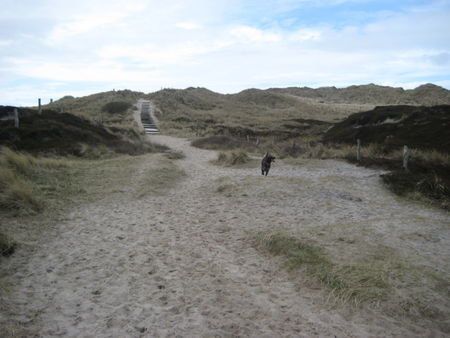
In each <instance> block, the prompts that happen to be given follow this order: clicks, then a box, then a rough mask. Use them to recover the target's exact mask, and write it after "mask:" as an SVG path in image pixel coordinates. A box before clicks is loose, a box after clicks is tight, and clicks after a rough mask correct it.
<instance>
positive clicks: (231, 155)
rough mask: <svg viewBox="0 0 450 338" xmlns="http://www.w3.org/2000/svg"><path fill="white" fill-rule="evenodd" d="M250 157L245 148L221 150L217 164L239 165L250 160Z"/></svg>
mask: <svg viewBox="0 0 450 338" xmlns="http://www.w3.org/2000/svg"><path fill="white" fill-rule="evenodd" d="M250 160H251V159H250V157H249V156H248V155H247V153H246V152H245V151H244V150H235V151H230V152H220V153H219V154H218V155H217V159H216V160H215V161H214V163H215V164H219V165H223V166H237V165H242V164H246V163H248V162H250Z"/></svg>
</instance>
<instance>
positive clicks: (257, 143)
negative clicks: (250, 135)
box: [256, 137, 259, 146]
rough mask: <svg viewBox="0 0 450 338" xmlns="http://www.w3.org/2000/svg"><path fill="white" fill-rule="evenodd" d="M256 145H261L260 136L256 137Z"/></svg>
mask: <svg viewBox="0 0 450 338" xmlns="http://www.w3.org/2000/svg"><path fill="white" fill-rule="evenodd" d="M256 146H259V138H258V137H257V138H256Z"/></svg>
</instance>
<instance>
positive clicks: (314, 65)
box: [0, 0, 450, 97]
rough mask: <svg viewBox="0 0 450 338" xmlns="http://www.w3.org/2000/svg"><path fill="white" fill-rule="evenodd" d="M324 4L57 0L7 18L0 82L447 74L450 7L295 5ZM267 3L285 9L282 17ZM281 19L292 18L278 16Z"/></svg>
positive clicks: (160, 82) (222, 86)
mask: <svg viewBox="0 0 450 338" xmlns="http://www.w3.org/2000/svg"><path fill="white" fill-rule="evenodd" d="M42 1H43V2H45V1H46V0H42ZM339 1H340V0H335V1H334V5H337V2H339ZM349 1H359V0H349ZM361 1H366V0H361ZM11 3H12V2H11ZM30 3H31V2H30ZM329 3H330V2H325V1H324V0H311V1H309V0H305V1H301V2H299V1H295V0H273V1H267V2H264V6H263V5H261V6H263V7H264V10H261V11H262V12H264V15H265V16H266V17H264V18H261V17H260V16H259V15H258V16H257V18H256V16H255V13H254V11H251V10H252V9H254V8H255V7H257V9H260V7H261V6H260V3H259V2H257V1H248V2H247V1H245V2H244V0H232V1H230V0H218V1H206V0H171V1H169V2H159V1H156V0H151V1H150V0H145V1H144V0H77V1H76V2H70V4H68V5H67V6H63V5H62V4H61V3H60V2H57V1H55V0H52V2H46V6H44V7H43V8H44V9H42V8H41V7H39V8H37V9H36V11H38V12H39V14H38V15H37V17H36V20H37V21H33V25H36V23H38V22H39V20H43V22H45V25H44V26H39V27H40V29H39V32H37V30H36V31H35V30H33V29H32V28H29V27H28V29H26V30H22V25H23V21H21V20H22V18H21V16H20V15H17V16H16V17H15V18H16V19H15V20H17V22H16V23H15V25H14V29H13V27H10V28H11V29H10V30H9V31H3V32H2V33H0V36H1V38H0V46H1V47H2V54H1V55H0V88H3V91H5V88H8V84H10V85H11V88H12V87H14V86H15V85H16V84H17V83H18V82H20V81H26V79H29V80H30V83H34V84H36V83H38V85H36V86H35V87H36V92H38V91H39V92H40V90H43V89H42V88H46V87H48V88H52V89H51V90H56V89H55V88H53V87H52V86H53V85H51V84H50V83H53V82H55V81H56V82H60V83H66V84H68V85H69V87H70V88H71V89H74V92H75V91H77V89H76V88H77V86H83V88H84V86H86V85H87V84H89V83H92V84H93V85H92V87H89V90H95V89H96V88H98V89H99V90H101V89H103V88H109V89H111V88H113V87H115V88H126V87H129V88H130V89H133V88H134V89H137V90H141V91H152V90H157V89H159V88H160V87H177V86H191V85H192V86H197V85H198V86H205V87H210V88H211V89H214V90H218V91H222V92H223V91H226V92H234V91H238V90H241V89H245V88H246V87H264V86H267V87H273V86H285V85H311V86H319V85H320V86H322V85H336V86H345V85H351V84H358V83H370V82H375V83H380V84H386V83H394V84H396V85H401V84H402V83H405V84H408V85H410V84H412V83H416V82H417V81H418V79H419V80H420V79H424V81H423V82H435V83H437V84H438V83H448V81H447V82H446V81H440V82H439V81H433V79H443V78H445V77H446V76H447V77H449V78H450V70H449V64H450V35H448V33H447V32H448V31H450V22H449V20H448V13H449V9H448V8H447V7H448V6H447V7H445V6H443V5H440V6H441V7H439V6H431V5H427V6H426V7H424V8H422V10H421V11H418V10H411V11H409V10H407V9H406V10H403V11H400V12H397V13H395V12H392V11H391V12H389V15H382V14H380V13H378V12H377V13H378V14H379V15H376V14H377V13H374V15H372V16H370V20H367V21H364V20H356V21H349V22H352V24H349V25H348V26H344V27H342V26H336V25H333V23H330V22H328V23H327V22H326V20H325V21H324V22H321V24H320V25H315V24H308V23H307V22H308V20H305V22H303V21H302V18H301V15H302V14H301V13H302V11H297V9H298V8H299V7H300V8H301V6H306V7H307V8H308V9H309V10H315V9H317V8H318V9H317V10H320V8H321V6H323V7H326V6H328V5H329ZM432 3H433V4H436V2H435V1H434V0H433V1H432ZM249 4H250V5H249ZM252 6H253V7H252ZM271 6H272V7H273V12H276V13H278V14H279V13H280V12H281V13H283V14H287V15H282V16H278V17H277V15H278V14H277V15H274V14H273V13H272V12H270V10H269V9H270V8H271ZM27 7H30V8H29V10H28V11H27V20H28V19H32V18H33V15H32V13H31V12H32V10H33V8H31V5H23V4H22V5H20V11H16V12H23V11H25V10H26V9H27ZM311 8H312V9H311ZM293 9H295V10H296V11H294V10H293ZM291 10H292V11H291ZM10 11H11V10H10ZM246 11H247V12H246ZM243 12H245V13H243ZM250 12H251V13H250ZM368 12H369V11H367V12H364V13H366V14H367V13H368ZM299 13H300V14H299ZM370 13H371V12H370ZM353 14H354V13H353ZM371 14H372V13H371ZM327 15H328V14H327ZM319 16H320V15H319ZM42 18H44V19H45V20H44V19H42ZM286 20H291V21H290V24H288V25H284V24H283V22H285V21H286ZM27 22H28V21H27ZM355 22H357V23H358V22H370V23H369V24H367V23H366V24H365V25H361V24H356V23H355ZM419 23H420V24H419ZM30 25H31V24H30ZM299 25H301V26H299ZM33 27H34V26H33ZM286 27H288V28H286ZM292 27H294V28H292ZM25 34H28V36H26V35H25ZM30 34H31V35H30ZM107 84H108V85H107ZM30 86H31V85H30ZM32 87H33V86H31V88H32ZM63 87H64V86H63ZM83 88H80V89H79V91H83V90H84V89H83ZM59 89H60V88H59ZM59 89H58V90H59ZM6 90H8V89H6ZM11 90H13V89H11ZM51 90H50V89H49V91H51ZM30 92H31V90H30ZM18 93H19V92H18ZM20 94H21V95H22V92H20ZM65 94H67V95H70V94H71V93H70V92H68V93H65ZM8 95H9V94H8ZM11 95H12V94H11ZM33 95H34V94H33ZM35 96H36V95H35ZM2 97H3V95H2Z"/></svg>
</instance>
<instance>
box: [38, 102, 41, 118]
mask: <svg viewBox="0 0 450 338" xmlns="http://www.w3.org/2000/svg"><path fill="white" fill-rule="evenodd" d="M38 106H39V110H38V114H39V115H41V114H42V107H41V99H40V98H39V99H38Z"/></svg>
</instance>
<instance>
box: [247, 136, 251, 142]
mask: <svg viewBox="0 0 450 338" xmlns="http://www.w3.org/2000/svg"><path fill="white" fill-rule="evenodd" d="M247 143H250V137H249V136H248V135H247Z"/></svg>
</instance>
